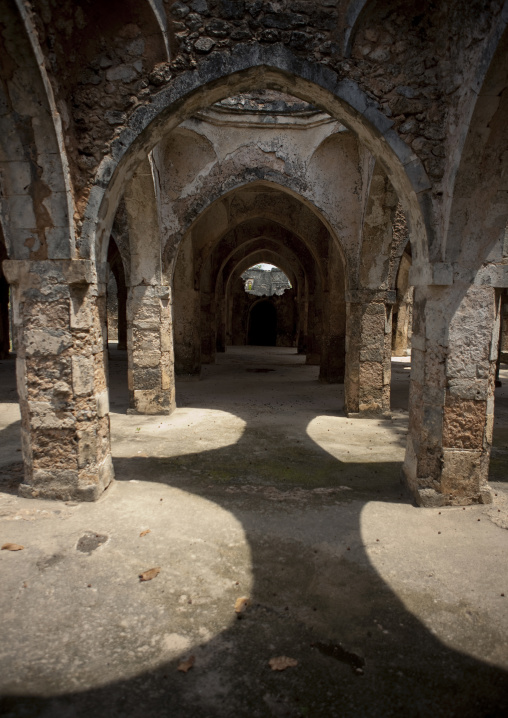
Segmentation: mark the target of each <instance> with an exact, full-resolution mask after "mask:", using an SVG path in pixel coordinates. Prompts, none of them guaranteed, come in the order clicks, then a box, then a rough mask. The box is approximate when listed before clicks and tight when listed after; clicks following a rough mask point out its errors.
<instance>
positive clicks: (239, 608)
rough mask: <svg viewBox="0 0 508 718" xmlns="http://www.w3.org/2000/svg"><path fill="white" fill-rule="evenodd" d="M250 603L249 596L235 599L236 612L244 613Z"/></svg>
mask: <svg viewBox="0 0 508 718" xmlns="http://www.w3.org/2000/svg"><path fill="white" fill-rule="evenodd" d="M249 603H250V599H249V598H247V596H242V597H241V598H237V599H236V601H235V613H243V612H244V611H245V610H246V608H247V606H248V605H249Z"/></svg>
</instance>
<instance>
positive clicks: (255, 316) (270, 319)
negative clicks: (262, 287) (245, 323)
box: [248, 300, 277, 347]
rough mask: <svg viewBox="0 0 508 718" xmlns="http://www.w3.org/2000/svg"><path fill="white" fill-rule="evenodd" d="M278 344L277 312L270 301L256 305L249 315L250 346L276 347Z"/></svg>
mask: <svg viewBox="0 0 508 718" xmlns="http://www.w3.org/2000/svg"><path fill="white" fill-rule="evenodd" d="M276 342H277V310H276V308H275V307H274V305H273V304H272V302H269V301H268V300H265V301H262V302H258V303H257V304H254V306H253V307H252V309H251V310H250V314H249V331H248V344H250V345H251V346H260V347H274V346H275V344H276Z"/></svg>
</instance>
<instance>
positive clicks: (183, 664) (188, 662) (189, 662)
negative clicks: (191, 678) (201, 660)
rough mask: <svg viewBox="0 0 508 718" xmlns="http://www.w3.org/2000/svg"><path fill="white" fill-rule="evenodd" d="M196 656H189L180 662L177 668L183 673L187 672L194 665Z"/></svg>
mask: <svg viewBox="0 0 508 718" xmlns="http://www.w3.org/2000/svg"><path fill="white" fill-rule="evenodd" d="M195 660H196V658H195V657H194V656H189V657H188V658H187V660H186V661H182V662H181V663H179V664H178V668H177V670H179V671H181V672H182V673H187V671H190V669H191V668H192V666H193V665H194V662H195Z"/></svg>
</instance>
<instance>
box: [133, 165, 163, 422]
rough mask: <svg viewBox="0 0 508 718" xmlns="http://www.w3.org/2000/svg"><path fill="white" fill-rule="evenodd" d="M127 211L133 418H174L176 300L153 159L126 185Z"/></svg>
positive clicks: (140, 167)
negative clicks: (165, 260) (165, 261)
mask: <svg viewBox="0 0 508 718" xmlns="http://www.w3.org/2000/svg"><path fill="white" fill-rule="evenodd" d="M125 208H126V212H127V222H128V226H129V243H130V254H131V266H130V286H129V290H128V297H127V360H128V377H129V399H130V408H129V413H132V414H170V413H171V412H172V411H173V409H174V408H175V381H174V354H173V322H172V295H171V288H170V286H169V280H168V279H167V276H165V275H163V271H162V258H161V233H160V227H159V216H158V208H157V199H156V192H155V186H154V179H153V175H152V169H151V166H150V162H149V161H148V159H147V160H145V161H144V162H141V163H140V165H139V167H138V169H137V170H136V173H135V174H134V176H133V177H132V179H131V181H130V182H129V184H128V185H127V188H126V190H125ZM169 273H170V272H169V270H168V271H167V272H166V274H169Z"/></svg>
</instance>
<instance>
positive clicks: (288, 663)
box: [268, 656, 298, 671]
mask: <svg viewBox="0 0 508 718" xmlns="http://www.w3.org/2000/svg"><path fill="white" fill-rule="evenodd" d="M268 665H269V666H270V668H271V669H272V671H285V670H286V668H294V667H295V666H297V665H298V661H297V660H296V659H295V658H289V657H288V656H277V657H276V658H270V660H269V661H268Z"/></svg>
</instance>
